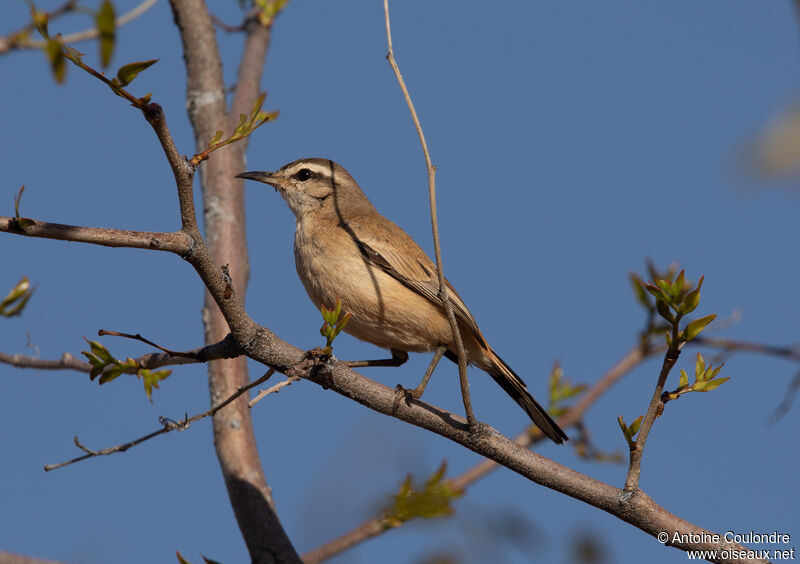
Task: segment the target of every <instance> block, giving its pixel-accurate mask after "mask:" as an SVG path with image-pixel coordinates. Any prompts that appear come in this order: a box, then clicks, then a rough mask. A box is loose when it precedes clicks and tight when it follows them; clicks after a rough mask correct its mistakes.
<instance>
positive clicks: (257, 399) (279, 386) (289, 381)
mask: <svg viewBox="0 0 800 564" xmlns="http://www.w3.org/2000/svg"><path fill="white" fill-rule="evenodd" d="M298 380H300V376H289V377H288V378H287V379H286V380H284V381H283V382H278V383H277V384H275V385H274V386H272V387H271V388H267V389H266V390H261V391H260V392H258V395H257V396H256V397H254V398H253V399H251V400H250V401H249V402H247V407H253V406H254V405H255V404H257V403H258V402H260V401H261V400H262V399H264V398H265V397H267V396H268V395H270V394H277V393H278V392H280V391H281V390H282V389H283V388H285V387H286V386H289V385H291V384H293V383H294V382H297V381H298Z"/></svg>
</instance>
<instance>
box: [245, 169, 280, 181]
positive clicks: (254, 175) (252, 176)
mask: <svg viewBox="0 0 800 564" xmlns="http://www.w3.org/2000/svg"><path fill="white" fill-rule="evenodd" d="M236 178H244V179H245V180H258V181H259V182H264V183H266V184H272V183H273V182H275V176H274V174H273V173H272V172H268V171H265V170H255V171H252V172H242V173H240V174H237V175H236Z"/></svg>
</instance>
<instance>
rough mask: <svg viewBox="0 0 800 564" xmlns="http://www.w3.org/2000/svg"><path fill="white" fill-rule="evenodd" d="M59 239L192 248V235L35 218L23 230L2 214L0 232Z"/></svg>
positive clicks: (106, 244)
mask: <svg viewBox="0 0 800 564" xmlns="http://www.w3.org/2000/svg"><path fill="white" fill-rule="evenodd" d="M2 231H5V232H6V233H13V234H15V235H24V236H26V237H41V238H45V239H60V240H62V241H75V242H78V243H91V244H93V245H102V246H104V247H129V248H134V249H151V250H154V251H169V252H171V253H176V254H179V255H182V254H184V253H186V252H187V251H188V250H189V249H191V248H192V241H191V238H190V237H188V236H187V235H186V234H185V233H181V232H180V231H175V232H172V233H156V232H151V231H127V230H125V229H108V228H105V227H79V226H77V225H62V224H60V223H47V222H44V221H38V220H37V221H36V222H35V223H34V224H33V225H31V226H29V227H26V228H25V229H24V230H23V229H20V228H19V226H18V225H17V222H16V220H15V219H14V218H13V217H0V232H2Z"/></svg>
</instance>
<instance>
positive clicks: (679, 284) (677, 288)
mask: <svg viewBox="0 0 800 564" xmlns="http://www.w3.org/2000/svg"><path fill="white" fill-rule="evenodd" d="M684 279H685V273H684V271H683V270H681V271H680V273H679V274H678V277H677V278H676V279H675V282H673V283H672V285H671V286H670V291H669V293H670V294H672V295H673V296H677V295H678V294H680V293H681V291H682V290H683V282H684Z"/></svg>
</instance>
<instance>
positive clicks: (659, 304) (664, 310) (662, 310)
mask: <svg viewBox="0 0 800 564" xmlns="http://www.w3.org/2000/svg"><path fill="white" fill-rule="evenodd" d="M656 309H657V310H658V314H659V315H660V316H661V317H663V318H664V319H666V320H667V321H669V322H670V323H672V322H674V321H675V316H674V315H672V312H671V311H670V309H669V306H668V305H667V302H665V301H664V300H659V299H657V300H656Z"/></svg>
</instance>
